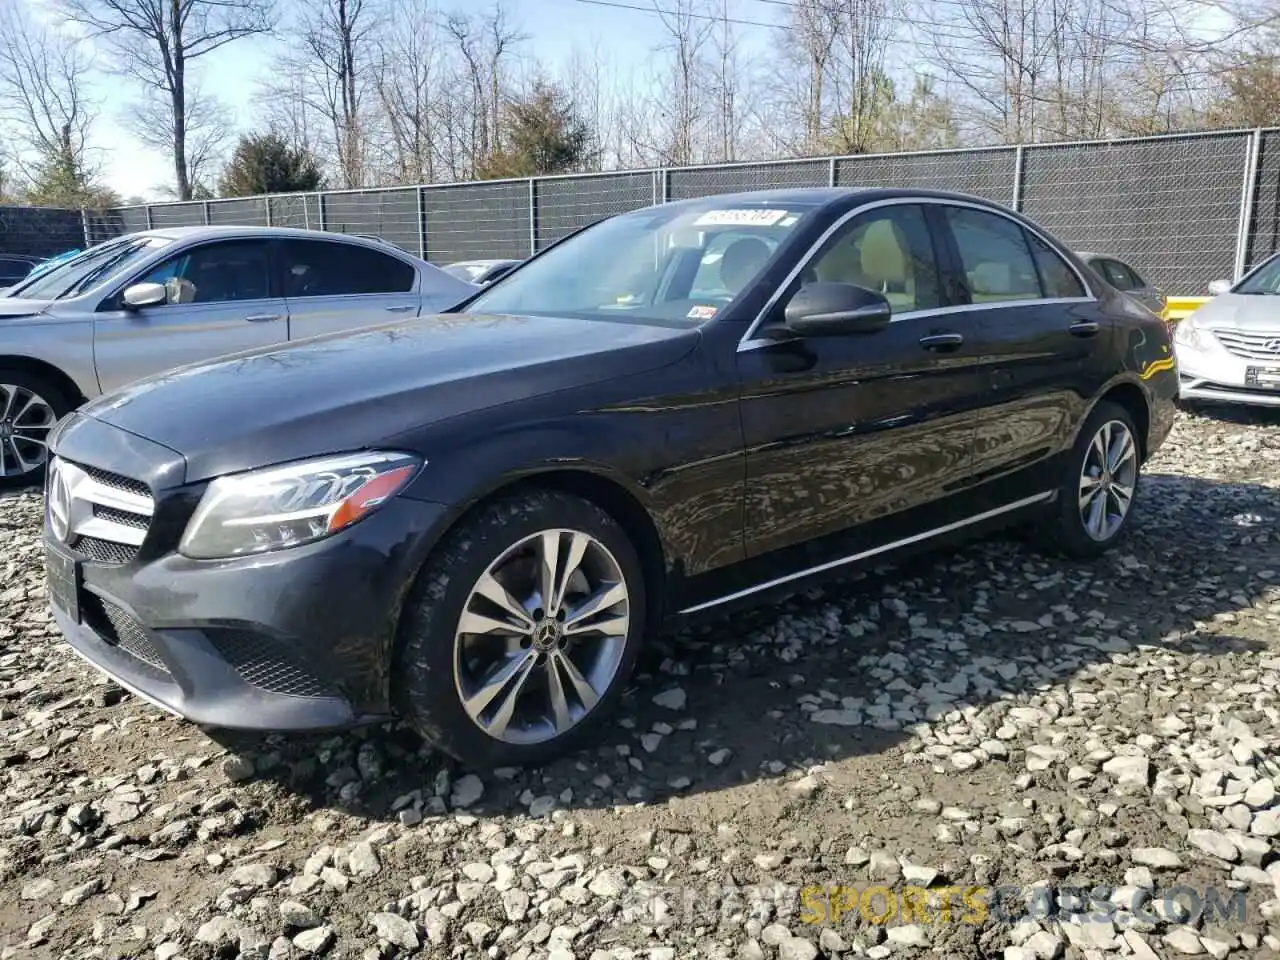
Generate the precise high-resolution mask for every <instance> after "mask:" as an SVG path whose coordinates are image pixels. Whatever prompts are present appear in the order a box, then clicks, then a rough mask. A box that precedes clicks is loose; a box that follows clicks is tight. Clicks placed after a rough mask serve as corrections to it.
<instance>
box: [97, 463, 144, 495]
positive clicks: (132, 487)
mask: <svg viewBox="0 0 1280 960" xmlns="http://www.w3.org/2000/svg"><path fill="white" fill-rule="evenodd" d="M80 469H81V470H83V471H84V472H85V473H87V474H88V475H89V476H90V477H92V478H93V479H94V480H97V481H98V483H100V484H102V485H103V486H104V487H112V488H114V489H116V490H123V491H125V492H126V493H132V494H133V495H134V496H138V497H146V498H147V499H148V500H150V499H151V488H150V487H148V486H147V485H146V484H145V483H143V482H142V481H141V480H134V479H132V478H131V477H122V476H121V475H120V474H118V473H112V472H111V471H109V470H99V469H98V468H97V467H85V466H81V467H80Z"/></svg>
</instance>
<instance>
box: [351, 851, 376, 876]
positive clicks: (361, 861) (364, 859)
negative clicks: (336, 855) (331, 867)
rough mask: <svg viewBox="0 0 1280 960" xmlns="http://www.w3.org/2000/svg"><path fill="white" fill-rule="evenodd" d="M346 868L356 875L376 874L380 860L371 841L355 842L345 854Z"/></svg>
mask: <svg viewBox="0 0 1280 960" xmlns="http://www.w3.org/2000/svg"><path fill="white" fill-rule="evenodd" d="M347 869H348V870H350V871H351V873H353V874H354V875H355V876H357V877H373V876H377V875H378V872H379V871H381V870H382V862H381V861H380V860H379V859H378V854H377V853H376V852H375V851H374V849H373V844H371V843H357V844H356V845H355V846H354V847H352V848H351V852H350V853H349V854H347Z"/></svg>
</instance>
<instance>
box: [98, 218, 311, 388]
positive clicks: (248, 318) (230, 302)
mask: <svg viewBox="0 0 1280 960" xmlns="http://www.w3.org/2000/svg"><path fill="white" fill-rule="evenodd" d="M272 273H273V271H272V267H271V248H270V244H269V243H268V242H267V241H266V240H218V241H214V242H210V243H202V244H199V245H197V246H192V247H188V248H186V249H185V250H182V251H181V252H179V253H176V254H174V255H173V256H172V257H170V258H169V259H167V260H165V261H164V262H163V263H161V264H160V265H159V266H157V267H154V268H152V269H151V270H150V271H148V272H147V274H146V275H145V276H140V277H134V278H132V279H131V280H130V283H162V284H164V285H165V286H166V287H167V288H168V291H169V299H168V302H166V303H162V304H159V305H158V306H153V307H143V308H141V309H136V310H125V309H122V308H121V305H120V300H119V294H120V293H121V292H122V291H117V292H116V294H115V295H114V296H113V298H112V300H111V301H110V302H108V303H107V304H104V308H100V309H99V311H98V312H97V313H96V314H95V315H94V326H93V341H94V344H93V349H94V361H95V364H96V366H97V371H98V385H99V387H100V388H101V389H102V391H103V392H104V393H106V392H108V391H110V390H114V389H116V388H117V387H121V386H124V385H125V384H127V383H132V382H133V381H134V380H138V379H141V378H142V377H146V376H150V375H151V374H153V373H160V372H163V371H166V370H171V369H172V368H174V367H178V366H182V365H184V364H188V363H195V362H198V361H201V360H212V359H214V358H215V357H220V356H224V355H225V354H228V353H239V352H240V351H241V350H252V349H255V348H258V347H270V346H274V345H275V344H279V343H284V342H285V341H286V340H287V339H288V324H289V320H288V312H287V309H286V307H285V302H284V300H283V299H282V298H281V297H279V296H274V295H273V294H274V293H275V291H274V289H273V287H272Z"/></svg>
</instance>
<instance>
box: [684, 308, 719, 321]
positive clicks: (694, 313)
mask: <svg viewBox="0 0 1280 960" xmlns="http://www.w3.org/2000/svg"><path fill="white" fill-rule="evenodd" d="M717 312H718V311H717V310H716V308H715V307H707V306H697V307H694V308H693V309H692V310H690V311H689V313H688V314H687V317H688V318H689V319H690V320H710V319H711V318H712V317H714V316H715V315H716V313H717Z"/></svg>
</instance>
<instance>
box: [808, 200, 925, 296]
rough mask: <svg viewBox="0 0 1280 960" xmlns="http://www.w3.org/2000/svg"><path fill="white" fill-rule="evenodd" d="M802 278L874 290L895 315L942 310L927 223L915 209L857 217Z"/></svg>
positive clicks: (898, 207)
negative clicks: (913, 311) (883, 298)
mask: <svg viewBox="0 0 1280 960" xmlns="http://www.w3.org/2000/svg"><path fill="white" fill-rule="evenodd" d="M804 278H805V279H806V280H810V281H812V280H817V281H822V282H831V283H850V284H853V285H854V286H858V287H862V288H864V289H866V290H874V291H875V292H876V293H881V294H884V296H885V298H886V299H887V300H888V301H889V305H890V306H891V307H892V308H893V312H894V313H904V312H907V311H911V310H928V309H932V308H934V307H939V306H941V305H942V292H941V290H942V285H941V283H940V282H939V272H938V262H937V259H936V258H935V257H934V253H933V242H932V240H931V239H930V235H929V226H928V222H927V221H926V220H925V216H924V211H923V210H922V209H921V208H920V207H918V206H914V205H893V206H889V207H884V208H882V209H878V210H873V211H871V212H869V213H866V214H863V215H862V216H859V217H856V218H854V219H853V220H851V221H850V222H849V224H848V225H847V226H846V227H845V228H844V229H843V230H842V231H841V232H839V233H837V234H836V235H835V236H833V237H832V238H831V240H830V241H828V245H827V247H826V248H825V249H824V250H823V251H821V252H820V253H819V254H818V257H817V258H816V259H815V260H814V261H813V263H812V264H811V265H810V268H809V269H808V270H806V272H805V274H804Z"/></svg>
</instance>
